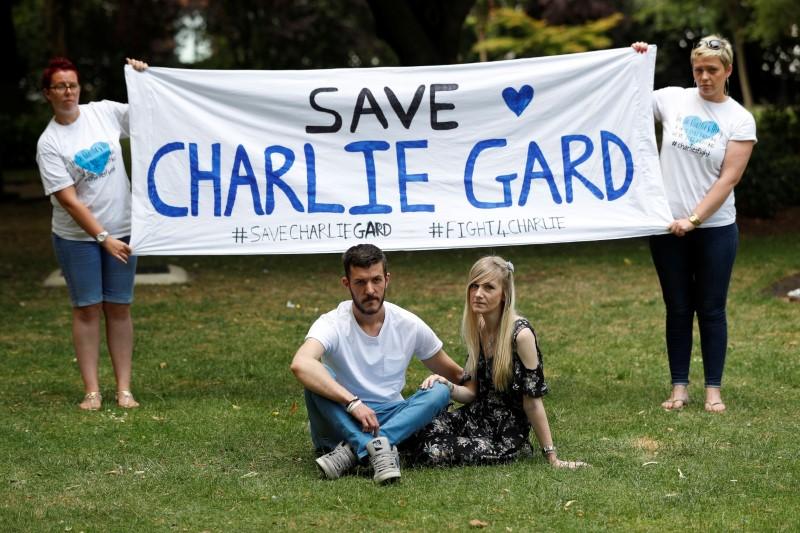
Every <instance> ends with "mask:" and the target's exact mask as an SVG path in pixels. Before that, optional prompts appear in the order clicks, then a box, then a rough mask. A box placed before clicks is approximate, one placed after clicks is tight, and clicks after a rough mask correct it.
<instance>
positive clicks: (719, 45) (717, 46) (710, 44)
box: [694, 39, 725, 50]
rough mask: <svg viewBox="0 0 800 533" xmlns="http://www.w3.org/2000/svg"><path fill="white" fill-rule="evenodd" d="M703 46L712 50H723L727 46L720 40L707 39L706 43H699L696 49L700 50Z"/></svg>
mask: <svg viewBox="0 0 800 533" xmlns="http://www.w3.org/2000/svg"><path fill="white" fill-rule="evenodd" d="M701 46H705V47H706V48H710V49H711V50H722V49H723V48H724V47H725V44H724V43H723V42H722V41H721V40H720V39H706V40H705V41H698V43H697V44H696V45H694V47H695V48H700V47H701Z"/></svg>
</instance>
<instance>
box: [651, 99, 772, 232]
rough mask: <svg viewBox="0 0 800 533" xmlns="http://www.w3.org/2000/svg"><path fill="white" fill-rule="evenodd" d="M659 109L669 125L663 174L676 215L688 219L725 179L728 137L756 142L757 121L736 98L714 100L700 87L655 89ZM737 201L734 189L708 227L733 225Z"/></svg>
mask: <svg viewBox="0 0 800 533" xmlns="http://www.w3.org/2000/svg"><path fill="white" fill-rule="evenodd" d="M653 113H654V114H655V117H656V120H658V121H659V122H661V124H662V126H663V130H662V131H663V135H662V140H661V172H662V174H663V176H664V186H665V189H666V193H667V199H668V200H669V207H670V209H671V210H672V216H673V217H675V218H676V219H679V218H686V217H687V216H689V215H691V214H692V212H693V211H694V209H695V207H697V204H698V203H700V201H701V200H702V199H703V197H705V195H706V193H707V192H708V190H709V189H710V188H711V186H712V185H714V183H715V182H716V181H717V180H718V179H719V176H720V169H721V168H722V161H723V159H724V158H725V149H726V148H727V145H728V141H755V140H756V122H755V120H754V119H753V115H751V114H750V112H749V111H747V110H746V109H745V108H744V107H742V106H741V105H740V104H739V103H738V102H737V101H736V100H734V99H733V98H730V97H729V98H728V99H727V100H725V101H724V102H721V103H716V102H709V101H707V100H705V99H703V97H701V96H700V95H699V94H698V92H697V88H694V87H693V88H690V89H684V88H682V87H666V88H664V89H659V90H658V91H655V92H654V93H653ZM734 203H735V200H734V196H733V191H731V193H730V195H729V196H728V198H726V199H725V202H724V203H723V204H722V206H721V207H720V208H719V209H718V210H717V211H716V212H715V213H713V214H712V215H711V216H709V217H707V218H706V220H704V221H703V227H718V226H727V225H728V224H733V223H734V222H735V221H736V207H735V205H734Z"/></svg>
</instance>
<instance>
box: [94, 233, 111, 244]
mask: <svg viewBox="0 0 800 533" xmlns="http://www.w3.org/2000/svg"><path fill="white" fill-rule="evenodd" d="M107 238H108V232H107V231H105V230H103V231H101V232H100V233H98V234H97V235H95V236H94V240H96V241H97V243H98V244H103V242H104V241H105V240H106V239H107Z"/></svg>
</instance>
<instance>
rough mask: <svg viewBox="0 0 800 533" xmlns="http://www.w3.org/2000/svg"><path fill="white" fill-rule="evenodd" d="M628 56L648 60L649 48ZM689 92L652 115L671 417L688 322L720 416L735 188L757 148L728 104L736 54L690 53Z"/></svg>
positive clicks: (668, 92)
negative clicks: (666, 220) (696, 333)
mask: <svg viewBox="0 0 800 533" xmlns="http://www.w3.org/2000/svg"><path fill="white" fill-rule="evenodd" d="M632 47H633V49H634V50H635V51H636V52H639V53H645V52H647V48H648V47H647V43H643V42H636V43H633V45H632ZM691 64H692V74H693V77H694V82H695V87H692V88H688V89H684V88H680V87H667V88H664V89H660V90H657V91H655V92H654V93H653V112H654V114H655V117H656V120H657V121H659V122H661V124H662V127H663V130H662V131H663V138H662V143H661V170H662V174H663V176H664V185H665V189H666V194H667V198H668V200H669V204H670V208H671V210H672V216H673V217H674V218H675V220H673V222H672V223H671V224H670V225H669V234H666V235H656V236H653V237H651V238H650V251H651V255H652V257H653V263H654V264H655V267H656V271H657V272H658V278H659V281H660V283H661V290H662V293H663V297H664V303H665V305H666V310H667V320H666V338H667V353H668V356H669V367H670V373H671V375H672V393H671V394H670V396H669V398H668V399H667V400H666V401H664V402H663V403H662V404H661V405H662V407H664V408H665V409H667V410H675V409H681V408H683V407H684V406H685V405H686V404H687V403H688V402H689V393H688V385H689V363H690V361H691V353H692V326H693V320H694V315H695V314H697V322H698V325H699V328H700V347H701V351H702V354H703V371H704V374H705V410H706V411H708V412H712V413H720V412H723V411H724V410H725V404H724V403H723V401H722V396H721V393H720V388H721V385H722V372H723V369H724V366H725V354H726V349H727V345H728V324H727V317H726V312H725V306H726V301H727V296H728V285H729V284H730V278H731V272H732V271H733V263H734V259H735V258H736V248H737V246H738V241H739V232H738V228H737V226H736V208H735V207H734V195H733V189H734V187H735V186H736V184H737V183H739V180H740V179H741V178H742V174H743V173H744V170H745V167H747V162H748V160H749V159H750V154H751V153H752V151H753V145H754V144H755V142H756V124H755V120H754V119H753V116H752V115H751V114H750V113H749V112H748V111H747V110H746V109H745V108H744V107H742V106H741V105H740V104H739V103H738V102H736V101H735V100H733V99H732V98H731V97H730V96H728V83H729V78H730V75H731V73H732V72H733V49H732V48H731V45H730V43H729V42H728V41H727V40H726V39H723V38H721V37H719V36H717V35H709V36H707V37H704V38H702V39H700V40H699V41H698V42H697V44H695V46H694V48H693V49H692V53H691Z"/></svg>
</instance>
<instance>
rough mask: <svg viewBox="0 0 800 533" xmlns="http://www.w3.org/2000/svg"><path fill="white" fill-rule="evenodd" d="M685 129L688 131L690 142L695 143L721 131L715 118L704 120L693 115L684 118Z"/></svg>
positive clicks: (687, 136)
mask: <svg viewBox="0 0 800 533" xmlns="http://www.w3.org/2000/svg"><path fill="white" fill-rule="evenodd" d="M683 131H684V132H686V138H687V139H689V144H691V145H695V144H697V143H699V142H700V141H704V140H706V139H710V138H711V137H713V136H714V135H716V134H717V133H719V126H718V125H717V123H716V122H714V121H713V120H705V121H704V120H703V119H702V118H700V117H697V116H694V115H692V116H690V117H686V118H685V119H683Z"/></svg>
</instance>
